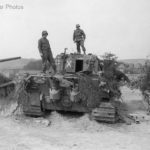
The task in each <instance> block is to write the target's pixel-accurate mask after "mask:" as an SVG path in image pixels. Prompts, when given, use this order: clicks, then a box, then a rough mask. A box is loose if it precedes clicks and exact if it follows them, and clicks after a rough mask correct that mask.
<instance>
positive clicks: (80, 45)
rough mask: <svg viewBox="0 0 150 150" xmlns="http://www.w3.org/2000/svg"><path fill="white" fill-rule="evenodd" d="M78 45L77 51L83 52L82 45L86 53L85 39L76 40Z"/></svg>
mask: <svg viewBox="0 0 150 150" xmlns="http://www.w3.org/2000/svg"><path fill="white" fill-rule="evenodd" d="M76 45H77V52H78V53H81V50H80V47H82V50H83V52H84V54H85V51H86V49H85V47H84V40H81V41H76Z"/></svg>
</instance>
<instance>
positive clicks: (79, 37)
mask: <svg viewBox="0 0 150 150" xmlns="http://www.w3.org/2000/svg"><path fill="white" fill-rule="evenodd" d="M85 38H86V35H85V33H84V31H83V30H82V29H80V25H79V24H77V25H76V30H74V33H73V41H74V42H75V43H76V45H77V52H78V53H81V50H80V47H82V50H83V52H84V54H85V51H86V49H85V47H84V40H85Z"/></svg>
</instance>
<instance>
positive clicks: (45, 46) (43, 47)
mask: <svg viewBox="0 0 150 150" xmlns="http://www.w3.org/2000/svg"><path fill="white" fill-rule="evenodd" d="M47 36H48V32H47V31H43V32H42V38H41V39H39V41H38V49H39V52H40V55H41V58H42V69H43V73H46V70H47V62H48V63H49V67H50V66H51V67H52V68H53V70H54V71H56V66H55V61H54V58H53V54H52V51H51V47H50V44H49V41H48V39H47Z"/></svg>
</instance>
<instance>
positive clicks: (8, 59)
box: [0, 57, 21, 62]
mask: <svg viewBox="0 0 150 150" xmlns="http://www.w3.org/2000/svg"><path fill="white" fill-rule="evenodd" d="M16 59H21V57H11V58H5V59H0V62H5V61H11V60H16Z"/></svg>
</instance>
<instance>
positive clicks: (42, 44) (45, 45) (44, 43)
mask: <svg viewBox="0 0 150 150" xmlns="http://www.w3.org/2000/svg"><path fill="white" fill-rule="evenodd" d="M38 49H39V52H40V53H42V52H43V51H47V50H51V47H50V44H49V41H48V39H46V38H41V39H39V41H38Z"/></svg>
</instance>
